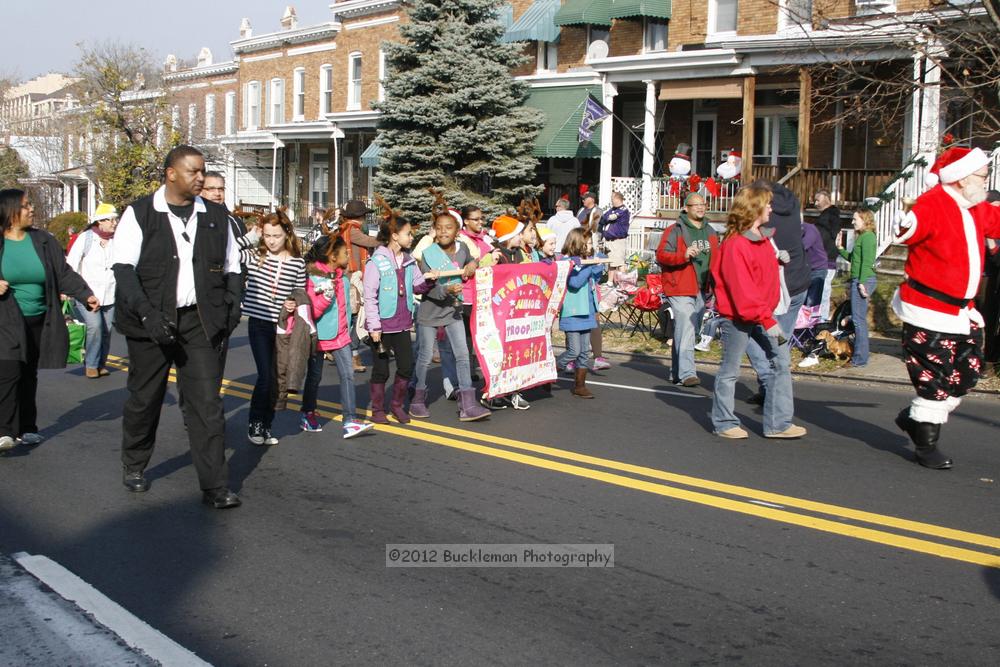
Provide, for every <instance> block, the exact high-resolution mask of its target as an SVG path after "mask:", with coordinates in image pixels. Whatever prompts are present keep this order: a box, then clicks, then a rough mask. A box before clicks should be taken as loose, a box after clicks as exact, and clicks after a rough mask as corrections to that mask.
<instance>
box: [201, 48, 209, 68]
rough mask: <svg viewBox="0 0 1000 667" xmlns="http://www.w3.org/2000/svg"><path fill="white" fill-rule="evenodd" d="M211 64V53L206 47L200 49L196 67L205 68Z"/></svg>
mask: <svg viewBox="0 0 1000 667" xmlns="http://www.w3.org/2000/svg"><path fill="white" fill-rule="evenodd" d="M211 64H212V51H211V50H210V49H209V48H208V47H207V46H203V47H201V51H199V52H198V67H207V66H208V65H211Z"/></svg>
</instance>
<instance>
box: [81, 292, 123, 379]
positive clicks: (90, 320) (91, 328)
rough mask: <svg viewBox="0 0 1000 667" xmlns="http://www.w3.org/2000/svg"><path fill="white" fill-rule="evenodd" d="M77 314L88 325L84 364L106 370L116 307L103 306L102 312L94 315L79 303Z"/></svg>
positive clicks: (99, 311)
mask: <svg viewBox="0 0 1000 667" xmlns="http://www.w3.org/2000/svg"><path fill="white" fill-rule="evenodd" d="M76 312H77V316H78V317H79V318H80V320H81V321H82V322H83V323H84V324H86V325H87V340H86V342H85V343H84V346H85V348H84V349H85V350H86V353H85V354H84V359H83V364H84V366H86V367H87V368H93V369H98V368H104V366H105V365H106V364H107V363H108V351H109V350H110V349H111V324H112V322H114V320H115V305H114V304H111V305H110V306H101V308H100V310H98V311H97V312H96V313H94V312H91V311H90V310H89V309H88V308H87V306H86V305H84V304H82V303H80V302H79V301H77V302H76Z"/></svg>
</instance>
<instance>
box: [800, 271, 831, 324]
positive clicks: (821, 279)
mask: <svg viewBox="0 0 1000 667" xmlns="http://www.w3.org/2000/svg"><path fill="white" fill-rule="evenodd" d="M825 284H826V269H813V270H812V271H810V272H809V289H808V290H806V300H805V305H807V306H818V305H820V303H822V301H823V285H825ZM827 319H829V318H827Z"/></svg>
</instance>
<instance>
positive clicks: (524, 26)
mask: <svg viewBox="0 0 1000 667" xmlns="http://www.w3.org/2000/svg"><path fill="white" fill-rule="evenodd" d="M558 11H559V0H535V2H534V3H533V4H532V5H531V6H530V7H528V8H527V9H526V10H525V11H524V13H523V14H521V16H520V18H518V19H517V21H515V22H514V25H512V26H511V27H510V28H508V29H507V33H506V34H505V35H504V36H503V37H501V38H500V41H501V42H554V41H556V40H558V39H559V26H557V25H556V24H555V20H554V19H555V16H556V12H558Z"/></svg>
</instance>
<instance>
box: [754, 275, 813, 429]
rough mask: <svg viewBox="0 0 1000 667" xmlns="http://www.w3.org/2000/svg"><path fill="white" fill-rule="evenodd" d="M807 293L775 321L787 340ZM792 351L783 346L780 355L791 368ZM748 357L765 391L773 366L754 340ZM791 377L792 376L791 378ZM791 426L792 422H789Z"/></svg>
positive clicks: (800, 293)
mask: <svg viewBox="0 0 1000 667" xmlns="http://www.w3.org/2000/svg"><path fill="white" fill-rule="evenodd" d="M807 292H808V290H806V292H799V293H798V294H793V295H792V297H791V300H790V303H789V305H788V312H786V313H784V314H783V315H778V316H777V317H775V318H774V319H776V320H777V321H778V326H779V327H781V333H782V335H784V337H785V338H787V339H789V340H791V338H792V331H794V330H795V320H796V319H798V317H799V311H800V310H802V304H804V303H805V302H806V293H807ZM791 352H792V349H791V347H790V345H789V344H788V343H785V344H784V345H782V346H781V350H780V354H782V355H784V357H785V359H784V362H785V365H786V366H788V367H791V365H792V357H791ZM747 356H748V357H750V365H751V366H753V370H754V372H755V373H757V385H758V387H759V388H760V390H761V391H765V389H764V387H765V385H766V384H767V383H768V382H770V380H769V379H768V375H770V374H771V364H770V363H768V360H767V356H766V355H765V354H764V351H763V350H761V348H760V345H758V344H757V343H755V342H754V341H753V340H751V341H750V344H749V345H748V346H747ZM789 377H790V376H789ZM788 395H789V396H791V395H792V394H791V388H789V394H788ZM788 414H789V420H791V414H792V407H791V405H789V407H788ZM788 425H789V426H790V425H791V421H789V422H788ZM782 430H784V429H782Z"/></svg>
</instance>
